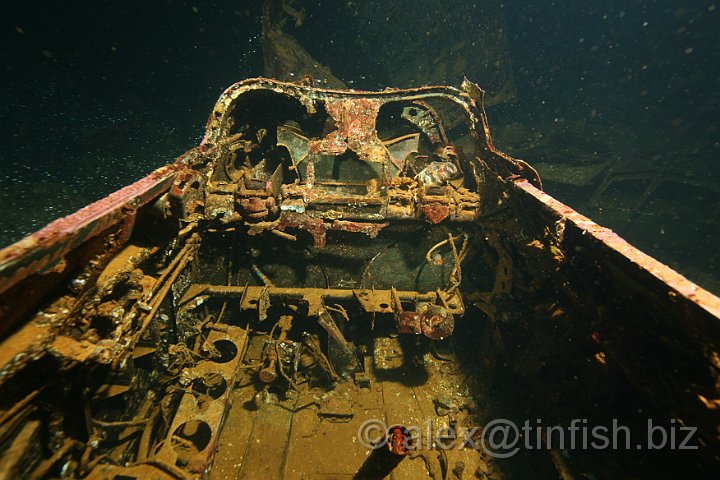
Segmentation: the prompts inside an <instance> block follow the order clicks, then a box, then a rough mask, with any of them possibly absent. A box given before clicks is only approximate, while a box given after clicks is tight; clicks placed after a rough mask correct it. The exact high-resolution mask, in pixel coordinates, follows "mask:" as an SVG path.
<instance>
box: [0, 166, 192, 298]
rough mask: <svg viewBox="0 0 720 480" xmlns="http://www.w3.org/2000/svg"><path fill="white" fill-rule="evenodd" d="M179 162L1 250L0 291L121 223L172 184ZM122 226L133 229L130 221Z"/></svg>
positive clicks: (162, 168)
mask: <svg viewBox="0 0 720 480" xmlns="http://www.w3.org/2000/svg"><path fill="white" fill-rule="evenodd" d="M179 168H180V165H179V163H176V164H170V165H166V166H164V167H160V168H159V169H157V170H155V171H154V172H152V173H151V174H150V175H148V176H146V177H144V178H142V179H140V180H138V181H137V182H135V183H132V184H130V185H128V186H126V187H123V188H121V189H120V190H117V191H116V192H114V193H111V194H110V195H108V196H107V197H105V198H102V199H100V200H98V201H97V202H94V203H91V204H90V205H88V206H86V207H83V208H81V209H80V210H78V211H77V212H75V213H73V214H71V215H68V216H66V217H62V218H59V219H57V220H55V221H54V222H52V223H50V224H49V225H47V226H46V227H44V228H42V229H41V230H38V231H37V232H35V233H33V234H31V235H29V236H27V237H25V238H23V239H22V240H19V241H18V242H16V243H14V244H12V245H10V246H8V247H6V248H4V249H2V250H0V294H1V293H3V292H5V291H6V290H8V289H9V288H10V287H12V286H13V285H16V284H17V283H18V282H20V281H22V280H24V279H25V278H27V277H29V276H30V275H32V274H35V273H38V272H40V271H43V270H46V269H48V268H50V267H52V266H53V265H54V264H55V263H56V262H57V261H59V260H60V259H62V257H63V256H64V255H65V254H67V253H68V252H69V251H71V250H72V249H73V248H75V247H77V246H79V245H81V244H82V243H84V242H86V241H87V240H89V239H91V238H93V237H95V236H97V235H98V234H100V233H101V232H103V231H105V230H107V229H108V228H110V227H112V226H113V225H117V224H120V223H121V222H123V221H125V217H127V221H128V222H134V217H133V216H132V215H129V214H130V213H131V212H133V211H135V210H137V209H138V208H140V207H142V206H143V205H145V204H147V203H149V202H150V201H152V200H154V199H155V198H157V197H158V196H159V195H161V194H162V193H163V192H164V191H166V190H168V189H169V188H170V186H171V185H172V182H173V180H174V178H175V175H176V173H177V172H178V171H179ZM124 228H126V229H132V225H131V224H129V225H125V226H124Z"/></svg>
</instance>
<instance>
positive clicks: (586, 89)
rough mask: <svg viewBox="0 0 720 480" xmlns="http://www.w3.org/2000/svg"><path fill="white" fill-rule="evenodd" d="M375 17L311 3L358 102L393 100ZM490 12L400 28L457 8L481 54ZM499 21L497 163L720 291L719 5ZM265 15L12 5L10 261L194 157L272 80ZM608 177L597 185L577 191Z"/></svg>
mask: <svg viewBox="0 0 720 480" xmlns="http://www.w3.org/2000/svg"><path fill="white" fill-rule="evenodd" d="M365 3H367V4H369V6H370V7H372V8H376V9H377V18H375V19H374V20H373V19H365V18H358V17H357V16H353V15H352V14H351V13H350V12H352V11H354V7H355V6H354V4H353V1H349V2H345V1H342V2H330V1H322V2H313V1H301V0H296V1H295V2H294V4H295V5H296V6H297V7H304V8H305V9H306V10H307V18H306V21H305V25H304V26H303V27H302V28H300V29H298V31H297V32H296V33H295V34H296V36H297V38H298V39H299V40H300V41H301V43H302V44H303V46H304V47H305V48H306V49H307V50H308V51H309V52H310V53H311V54H313V55H314V56H315V57H316V58H318V59H319V60H320V61H322V62H323V63H325V64H327V65H329V66H330V67H331V68H332V70H333V72H334V73H335V74H336V75H338V76H339V77H340V78H342V79H343V80H346V81H348V82H352V86H354V87H355V88H382V87H384V86H386V85H385V84H384V83H383V78H384V77H383V72H385V73H387V70H388V68H389V67H388V65H387V63H386V62H379V61H378V60H377V59H376V58H374V57H373V55H372V52H373V50H372V48H367V46H368V43H372V40H373V39H372V38H371V39H364V40H363V38H362V37H363V25H367V24H369V23H368V22H370V21H382V19H383V15H384V13H383V12H384V11H385V10H384V8H383V6H384V5H388V4H387V3H384V2H377V1H375V2H372V1H368V2H365ZM476 4H477V2H472V1H469V0H468V1H462V2H446V4H443V3H442V2H439V1H430V0H426V1H421V0H418V1H417V2H415V5H416V8H415V9H413V11H408V12H407V18H406V19H405V20H403V21H406V22H407V23H408V25H412V23H413V15H421V14H422V15H425V16H428V15H429V16H431V17H432V18H437V19H438V22H441V21H442V20H443V18H450V17H449V16H448V15H449V13H448V11H449V10H448V9H452V11H453V12H455V13H457V10H458V9H460V10H463V11H467V14H462V15H460V16H459V17H460V18H461V20H460V21H457V20H455V19H456V18H457V17H458V15H455V14H454V15H453V16H452V18H453V19H454V20H453V22H455V23H453V25H452V26H451V27H450V28H457V31H461V32H463V35H465V36H468V37H472V35H473V32H474V31H476V29H482V28H483V19H482V18H478V16H477V15H475V14H473V11H474V10H473V7H474V5H476ZM498 5H500V4H498ZM501 8H502V10H503V14H504V16H505V21H506V25H507V32H506V33H507V38H508V50H507V54H508V56H509V60H510V62H511V65H512V74H513V77H514V80H515V85H516V92H517V95H516V100H515V101H514V102H512V103H505V104H500V105H497V106H492V107H490V108H489V109H488V114H489V115H490V120H491V126H492V128H493V131H494V132H495V134H496V136H497V142H498V143H499V145H500V147H501V148H503V149H505V150H506V151H508V152H509V153H511V154H514V155H516V156H518V157H521V158H524V159H525V160H527V161H529V162H530V163H532V164H537V165H538V168H539V170H540V172H541V174H542V175H543V176H544V178H545V180H546V190H547V191H548V192H549V193H551V194H553V195H555V196H556V197H558V198H559V199H561V200H563V201H565V202H566V203H569V204H570V205H572V206H574V207H575V208H577V209H578V210H580V211H581V212H583V213H586V214H588V215H589V216H591V217H592V218H593V219H595V220H597V221H599V223H602V224H604V225H606V226H608V227H610V228H613V229H615V230H616V231H618V233H620V234H621V235H623V236H624V237H625V238H626V239H628V240H629V241H630V242H632V243H634V244H635V245H637V246H639V247H640V248H641V249H643V250H645V251H646V252H648V253H650V254H652V255H654V256H656V257H657V258H659V259H660V260H662V261H664V262H666V263H668V264H670V265H671V266H673V267H674V268H676V269H678V270H680V271H681V272H682V273H684V274H686V275H687V276H689V277H690V278H692V279H693V280H695V281H697V282H699V283H701V284H702V285H704V286H706V287H707V288H710V289H712V290H714V291H716V292H718V291H720V253H718V249H717V247H718V242H717V241H716V238H719V237H718V235H720V188H718V187H717V186H716V183H717V180H718V178H719V177H720V175H719V173H720V165H719V164H718V156H719V154H720V130H719V128H720V125H718V123H719V122H720V115H719V113H720V93H718V87H719V86H720V82H719V76H720V35H719V34H718V27H719V26H720V2H718V3H717V4H716V3H715V2H713V1H699V0H697V1H696V0H684V1H671V0H657V1H650V0H646V1H637V2H627V1H620V0H597V1H594V2H578V1H555V2H551V1H534V2H511V3H508V4H507V5H503V6H502V7H501ZM261 14H262V5H261V2H260V1H253V2H250V1H236V2H219V1H213V2H200V1H195V2H192V1H183V0H173V1H170V0H166V1H155V2H140V1H123V2H80V1H68V2H49V1H48V2H41V1H32V0H30V1H27V2H12V3H8V4H6V5H4V7H3V14H2V17H1V18H0V27H1V28H0V42H1V44H2V48H0V61H1V64H0V127H1V128H0V173H1V175H0V178H2V182H3V187H2V190H1V192H0V244H2V245H6V244H9V243H11V242H13V241H15V240H18V239H19V238H21V237H22V236H24V235H26V234H28V233H31V232H32V231H34V230H36V229H38V228H40V227H42V226H43V225H45V224H46V223H48V222H49V221H51V220H53V219H55V218H57V217H60V216H62V215H66V214H69V213H71V212H73V211H74V210H76V209H77V208H79V207H81V206H84V205H85V204H87V203H88V202H90V201H94V200H97V199H98V198H101V197H103V196H105V195H107V194H108V193H110V192H112V191H114V190H116V189H117V188H119V187H121V186H124V185H126V184H128V183H130V182H132V181H134V180H136V179H138V178H140V177H142V176H144V175H145V174H147V173H148V172H150V171H151V170H153V169H155V168H157V167H159V166H161V165H163V164H165V163H169V162H171V161H172V160H173V159H174V158H175V157H176V156H177V155H179V154H180V153H182V152H183V151H185V150H186V149H188V148H190V147H192V146H194V145H196V144H197V143H198V142H199V140H200V138H201V136H202V131H203V128H204V125H205V122H206V119H207V116H208V114H209V112H210V110H211V108H212V105H213V103H214V102H215V100H216V99H217V97H218V95H219V94H220V93H221V91H222V90H223V89H224V88H225V87H227V86H228V85H230V84H232V83H234V82H235V81H238V80H240V79H243V78H246V77H251V76H259V75H261V74H262V73H263V63H262V61H263V59H262V47H261ZM388 22H390V19H388ZM318 27H321V28H318ZM361 40H362V41H361ZM374 40H376V41H377V40H378V39H374ZM358 45H364V46H365V47H366V48H362V49H361V48H358ZM406 48H407V49H408V50H409V51H410V52H412V49H413V48H415V49H420V48H425V47H424V46H422V45H416V44H415V45H414V44H412V43H409V44H408V45H407V46H406ZM468 60H469V61H472V59H468ZM411 67H412V68H414V67H415V66H410V65H402V64H398V65H392V67H391V68H397V69H402V68H411ZM451 80H452V82H451V83H454V84H456V85H457V84H459V82H460V80H461V78H460V77H458V78H456V79H451ZM476 80H481V79H476ZM603 162H607V163H608V164H609V165H610V167H609V169H606V170H605V171H604V173H603V174H602V175H600V176H598V177H596V178H594V179H593V180H592V181H590V182H588V183H587V184H578V182H575V183H574V184H573V182H570V183H568V182H566V181H564V180H563V178H569V177H572V175H574V174H573V172H577V171H578V170H577V168H578V167H588V166H590V167H592V166H593V165H597V164H602V163H603ZM603 179H605V180H607V181H608V182H607V189H605V190H604V191H603V192H602V194H601V195H598V194H597V191H598V187H599V185H600V184H601V183H602V180H603ZM653 180H655V183H653ZM648 187H651V188H650V190H648ZM644 192H648V194H647V195H646V196H645V197H643V193H644ZM593 194H595V195H596V198H595V202H594V203H593V202H591V199H592V197H593Z"/></svg>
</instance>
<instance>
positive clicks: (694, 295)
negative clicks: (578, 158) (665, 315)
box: [511, 180, 720, 320]
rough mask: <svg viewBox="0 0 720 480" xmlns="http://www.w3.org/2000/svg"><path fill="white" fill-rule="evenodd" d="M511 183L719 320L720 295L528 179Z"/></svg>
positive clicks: (554, 213)
mask: <svg viewBox="0 0 720 480" xmlns="http://www.w3.org/2000/svg"><path fill="white" fill-rule="evenodd" d="M511 185H513V186H515V187H517V188H518V190H519V191H520V192H522V193H523V194H525V195H528V196H530V197H532V198H534V199H535V200H537V201H538V202H540V203H541V204H542V205H543V206H544V207H545V208H546V209H547V210H549V211H550V213H551V214H552V215H553V216H554V217H556V218H557V219H558V220H564V221H565V222H570V223H572V224H573V225H574V226H575V227H576V228H577V229H579V230H580V231H581V232H583V233H584V234H586V235H590V236H591V237H592V238H593V239H595V240H596V241H597V242H599V243H601V244H603V245H604V246H605V247H607V248H608V249H610V250H611V251H612V252H615V253H616V254H617V255H619V256H620V257H621V258H622V259H623V260H625V261H627V262H628V264H629V266H634V267H636V268H637V269H639V270H642V271H644V272H646V273H647V274H649V275H650V276H651V277H652V278H654V279H655V280H657V282H658V284H657V286H656V287H657V289H665V290H666V291H667V292H668V296H670V297H672V296H676V295H677V296H679V297H682V298H683V299H685V300H687V301H688V302H690V303H692V304H694V305H696V306H698V307H699V308H701V309H702V310H704V311H705V312H706V313H708V314H710V315H711V316H712V317H714V318H715V320H720V297H717V296H715V295H713V294H712V293H710V292H708V291H707V290H705V289H704V288H702V287H700V286H699V285H697V284H695V283H694V282H692V281H691V280H689V279H687V278H686V277H684V276H683V275H681V274H679V273H678V272H676V271H675V270H673V269H672V268H670V267H668V266H667V265H665V264H664V263H662V262H660V261H659V260H656V259H655V258H653V257H651V256H650V255H648V254H646V253H644V252H642V251H641V250H639V249H638V248H636V247H634V246H632V245H631V244H629V243H628V242H627V241H625V240H624V239H623V238H622V237H621V236H620V235H618V234H617V233H615V232H613V231H612V230H610V229H609V228H605V227H602V226H600V225H598V224H597V223H595V222H593V221H592V220H590V219H589V218H587V217H586V216H584V215H582V214H580V213H578V212H577V211H575V210H573V209H572V208H571V207H569V206H567V205H565V204H564V203H562V202H560V201H558V200H556V199H555V198H553V197H552V196H550V195H548V194H547V193H545V192H543V191H541V190H539V189H538V188H536V187H535V186H533V185H532V184H530V182H528V181H527V180H516V181H514V182H511Z"/></svg>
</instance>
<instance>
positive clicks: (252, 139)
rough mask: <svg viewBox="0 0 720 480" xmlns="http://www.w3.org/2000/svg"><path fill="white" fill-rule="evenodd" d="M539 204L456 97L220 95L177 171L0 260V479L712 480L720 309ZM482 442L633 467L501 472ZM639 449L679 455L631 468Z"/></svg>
mask: <svg viewBox="0 0 720 480" xmlns="http://www.w3.org/2000/svg"><path fill="white" fill-rule="evenodd" d="M541 188H542V187H541V184H540V179H539V177H538V175H537V173H536V172H535V171H534V170H533V169H532V168H531V167H530V166H529V165H528V164H526V163H525V162H522V161H520V160H516V159H513V158H511V157H509V156H508V155H506V154H504V153H502V152H500V151H498V150H497V149H496V148H495V147H494V146H493V142H492V138H491V134H490V128H489V123H488V119H487V117H486V114H485V111H484V108H483V92H482V90H481V89H480V88H479V87H478V86H477V85H475V84H473V83H471V82H469V81H466V82H464V84H463V85H462V87H461V88H460V89H456V88H450V87H422V88H414V89H408V90H398V89H388V90H384V91H382V92H364V91H352V90H330V89H321V88H316V87H312V86H306V85H302V84H292V83H284V82H279V81H274V80H268V79H263V78H258V79H250V80H245V81H242V82H239V83H237V84H235V85H233V86H231V87H230V88H228V89H227V90H226V91H225V92H224V93H223V94H222V96H221V97H220V99H219V100H218V102H217V104H216V106H215V108H214V110H213V111H212V114H211V116H210V119H209V122H208V125H207V131H206V134H205V136H204V138H203V140H202V143H201V144H200V145H199V146H198V147H196V148H193V149H192V150H190V151H188V152H187V153H185V154H183V155H182V156H181V157H179V158H178V159H177V160H176V161H175V162H174V163H173V164H170V165H167V166H165V167H162V168H160V169H158V170H157V171H155V172H153V173H151V174H150V175H148V176H147V177H145V178H143V179H141V180H139V181H138V182H136V183H134V184H132V185H129V186H127V187H125V188H123V189H121V190H119V191H118V192H116V193H114V194H112V195H109V196H108V197H106V198H104V199H102V200H100V201H98V202H95V203H93V204H91V205H89V206H87V207H85V208H84V209H82V210H80V211H78V212H77V213H75V214H73V215H70V216H68V217H66V218H62V219H59V220H57V221H55V222H53V223H52V224H50V225H48V226H47V227H45V228H44V229H42V230H40V231H39V232H37V233H35V234H33V235H30V236H29V237H27V238H25V239H23V240H21V241H19V242H17V243H16V244H14V245H11V246H9V247H7V248H6V249H4V250H2V251H0V312H1V315H2V321H1V322H0V329H1V331H0V334H1V335H2V337H1V341H2V346H1V348H0V441H1V442H2V445H3V449H2V451H1V452H0V477H2V478H33V479H40V478H87V479H108V480H129V479H147V478H153V479H200V478H209V479H222V478H238V479H280V478H284V479H300V478H307V479H311V478H312V479H330V478H333V479H335V478H385V477H390V478H395V479H405V478H408V479H420V478H434V479H461V478H466V479H470V478H492V479H496V478H497V479H500V478H509V477H510V476H513V475H514V476H515V478H531V477H532V478H620V477H622V478H641V477H644V478H647V477H648V476H653V475H655V476H662V475H663V474H671V473H672V474H674V473H677V472H684V473H685V474H686V475H689V476H691V477H693V475H694V477H693V478H700V477H702V476H704V475H707V476H710V475H711V473H712V472H713V471H715V472H716V471H717V468H718V454H719V453H720V441H718V432H719V430H718V428H719V425H720V415H719V412H720V355H719V354H718V348H719V345H718V342H719V340H720V323H719V321H720V320H719V319H720V299H718V298H717V297H715V296H713V295H712V294H710V293H708V292H706V291H705V290H703V289H701V288H700V287H698V286H696V285H694V284H693V283H692V282H690V281H688V280H687V279H685V278H684V277H682V276H681V275H679V274H677V273H676V272H674V271H673V270H671V269H670V268H668V267H667V266H665V265H663V264H661V263H660V262H658V261H656V260H654V259H653V258H651V257H649V256H647V255H645V254H643V253H642V252H640V251H638V250H637V249H635V248H634V247H632V246H631V245H629V244H627V243H626V242H625V241H624V240H622V239H621V238H620V237H618V236H617V235H615V234H614V233H613V232H611V231H609V230H607V229H605V228H603V227H600V226H598V225H597V224H595V223H593V222H592V221H591V220H589V219H588V218H586V217H584V216H582V215H580V214H579V213H577V212H575V211H574V210H573V209H571V208H570V207H568V206H565V205H563V204H561V203H560V202H558V201H557V200H555V199H553V198H552V197H550V196H549V195H547V194H546V193H544V192H543V191H542V189H541ZM497 419H512V420H513V421H515V422H517V423H518V424H520V423H521V422H522V421H523V420H526V419H531V421H532V422H534V423H533V426H536V425H537V424H538V422H539V421H540V419H542V422H543V425H557V426H568V425H572V424H573V422H574V421H575V420H577V419H584V421H585V423H583V425H595V424H598V425H599V424H605V425H608V424H609V423H608V422H610V421H611V420H612V421H616V422H617V421H620V422H621V423H623V425H628V426H627V427H626V429H627V430H628V431H627V432H625V430H623V433H628V434H629V432H630V429H632V435H633V444H632V448H629V447H630V445H629V443H628V448H627V449H626V450H627V451H622V450H623V449H622V448H614V449H613V451H611V452H608V451H602V450H603V449H601V448H596V449H594V450H593V449H592V448H573V447H574V446H573V445H570V444H568V443H567V442H566V444H565V445H564V446H563V445H557V444H553V439H552V436H551V435H550V436H543V438H542V440H543V443H542V445H534V448H531V446H528V445H525V448H523V449H521V450H520V451H519V452H517V455H515V456H509V455H499V454H498V453H499V452H497V451H495V450H493V449H492V448H480V445H481V444H482V446H484V447H488V445H487V444H486V443H483V442H482V440H483V438H484V437H483V436H484V432H486V431H487V430H488V429H489V426H490V425H491V424H493V423H494V422H495V421H496V420H497ZM536 419H537V420H536ZM648 421H652V422H655V423H653V425H654V426H656V427H658V428H660V427H662V428H668V429H672V428H675V429H678V430H677V431H678V438H677V445H675V447H679V444H680V441H681V439H680V432H681V431H682V432H683V433H684V432H685V431H686V430H687V431H689V432H690V434H691V435H690V434H689V435H687V436H686V437H687V438H683V441H684V442H685V444H684V446H686V447H688V448H684V449H683V448H670V446H669V445H664V448H663V449H654V450H653V449H652V448H647V449H637V451H636V449H635V440H636V439H638V441H640V440H642V441H643V442H645V441H646V440H648V437H652V436H653V435H654V432H655V430H653V431H650V432H649V433H648V432H647V431H646V424H647V422H648ZM368 422H375V423H374V424H372V425H376V426H377V425H382V427H381V428H376V429H375V431H374V432H372V433H373V435H370V436H369V437H368V438H362V436H363V435H364V434H365V433H367V432H368V425H370V424H369V423H368ZM426 425H429V426H430V427H432V428H431V429H432V430H433V431H434V430H435V429H436V428H445V429H447V428H452V429H455V430H456V431H460V430H462V431H464V432H470V434H468V435H466V436H465V438H464V439H463V440H466V441H464V442H462V443H463V445H459V443H460V442H458V445H455V447H454V448H442V446H443V444H442V443H441V442H440V441H439V440H437V439H435V440H432V441H430V439H428V438H421V437H422V436H425V433H424V432H425V426H426ZM416 426H421V427H422V428H423V429H422V430H417V429H415V428H414V427H416ZM431 429H430V428H429V429H428V430H431ZM641 429H642V432H641ZM683 429H686V430H683ZM428 433H430V432H428ZM541 433H542V432H541ZM543 435H544V434H543ZM636 435H637V437H636ZM673 435H674V433H673ZM370 437H372V438H370ZM529 438H530V437H528V436H526V437H525V439H526V440H527V439H529ZM533 438H534V435H533ZM538 438H540V435H538ZM668 438H669V437H668ZM673 438H675V437H673ZM651 439H652V438H651ZM470 445H472V446H477V447H478V448H469V446H470ZM623 445H625V444H624V439H623ZM656 445H657V443H654V444H653V446H656ZM491 446H494V447H498V445H496V444H493V445H491ZM613 446H615V447H617V445H613Z"/></svg>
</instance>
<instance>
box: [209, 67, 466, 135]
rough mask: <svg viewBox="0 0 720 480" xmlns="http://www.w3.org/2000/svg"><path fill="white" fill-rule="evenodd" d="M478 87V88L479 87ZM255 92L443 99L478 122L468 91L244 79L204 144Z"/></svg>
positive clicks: (220, 105) (229, 92) (213, 119)
mask: <svg viewBox="0 0 720 480" xmlns="http://www.w3.org/2000/svg"><path fill="white" fill-rule="evenodd" d="M478 88H479V87H478ZM253 90H270V91H274V92H276V93H278V94H281V95H287V96H291V97H295V98H298V99H301V98H305V99H307V100H309V101H310V102H312V101H316V100H326V99H336V98H348V97H356V98H371V99H373V98H374V99H377V100H380V101H382V102H383V103H388V102H392V101H412V100H419V99H423V98H428V97H441V98H446V99H448V100H451V101H453V102H455V103H456V104H457V105H459V106H460V107H462V108H463V109H464V110H465V111H466V112H467V114H468V116H469V117H470V119H471V121H472V122H473V124H476V123H477V116H476V114H477V111H475V109H474V108H473V106H472V105H473V103H474V101H473V99H472V98H471V97H470V96H469V95H468V94H467V93H465V92H463V91H462V90H460V89H457V88H455V87H448V86H425V87H417V88H409V89H399V88H387V89H385V90H381V91H368V90H341V89H327V88H317V87H309V86H305V85H299V84H296V83H289V82H281V81H279V80H273V79H269V78H263V77H257V78H249V79H246V80H241V81H239V82H237V83H234V84H233V85H231V86H230V87H228V88H227V89H225V91H224V92H223V93H222V94H221V95H220V98H218V101H217V102H216V103H215V107H214V108H213V111H212V113H211V115H210V118H209V119H208V124H207V129H206V132H205V136H204V137H203V140H202V142H201V145H205V144H208V143H214V142H216V141H217V140H218V138H219V137H220V136H221V135H222V134H223V133H225V132H224V131H223V127H224V125H225V124H226V122H227V117H228V115H229V114H231V113H232V108H231V107H232V106H233V103H234V101H235V100H236V99H237V98H238V97H239V96H241V95H242V94H244V93H247V92H250V91H253Z"/></svg>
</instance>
